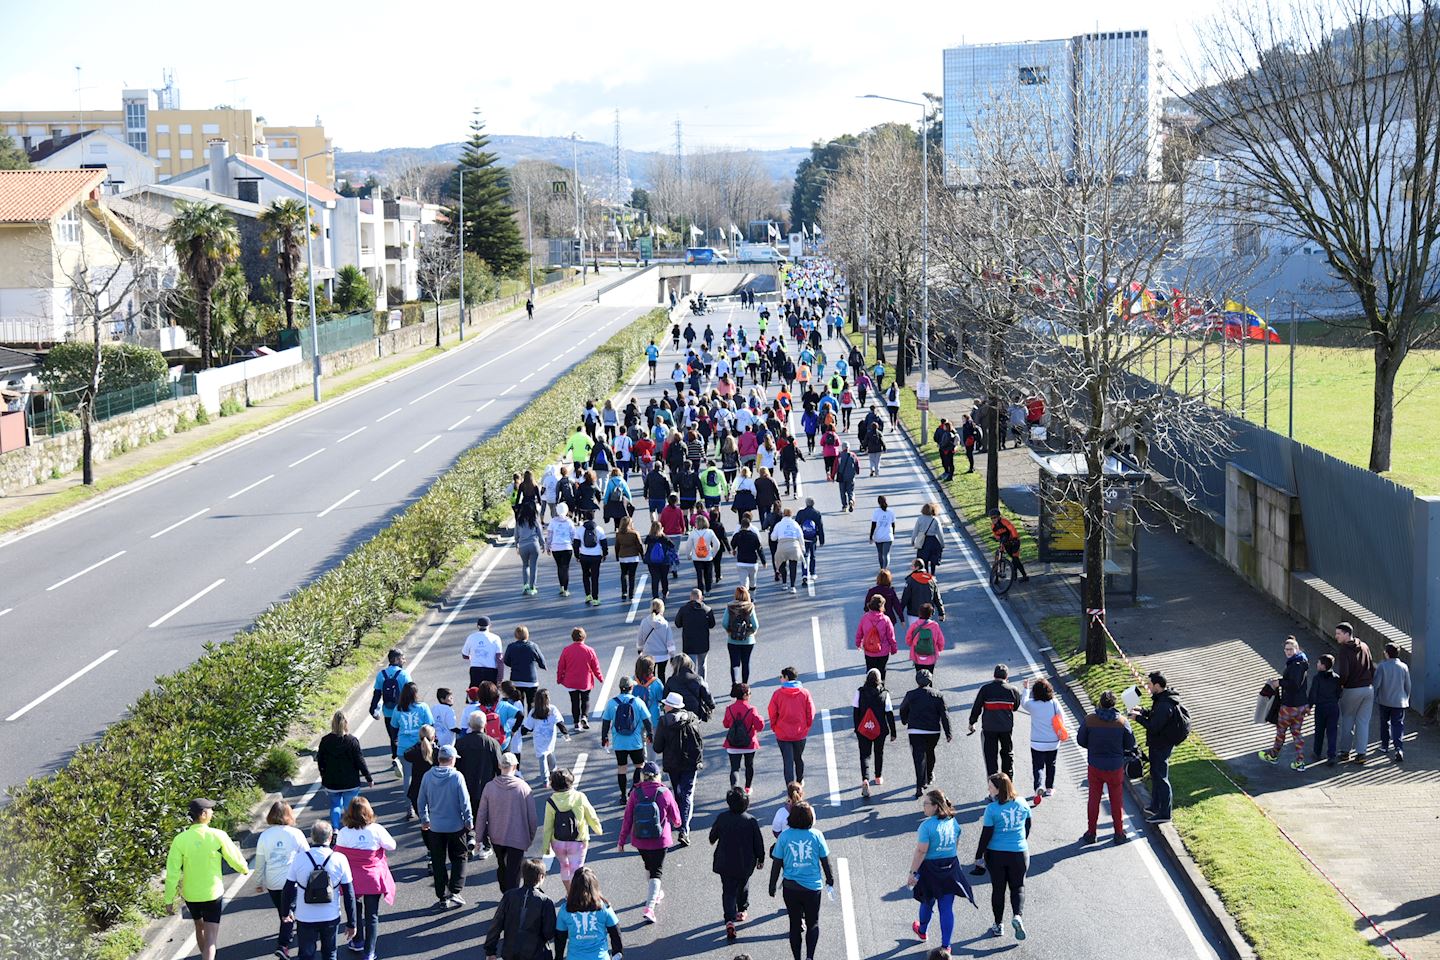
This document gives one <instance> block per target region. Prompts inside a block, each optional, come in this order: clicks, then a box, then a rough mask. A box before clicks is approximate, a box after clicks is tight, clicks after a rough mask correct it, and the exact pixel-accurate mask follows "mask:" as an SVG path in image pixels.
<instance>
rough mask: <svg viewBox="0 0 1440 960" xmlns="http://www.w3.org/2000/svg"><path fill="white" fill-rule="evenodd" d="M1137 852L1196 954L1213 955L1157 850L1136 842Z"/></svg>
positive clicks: (1202, 956) (1201, 955) (1202, 955)
mask: <svg viewBox="0 0 1440 960" xmlns="http://www.w3.org/2000/svg"><path fill="white" fill-rule="evenodd" d="M1122 796H1123V795H1122ZM1122 802H1123V800H1122ZM1157 829H1158V828H1157ZM1133 835H1134V834H1133V831H1132V836H1133ZM1142 836H1143V835H1142ZM1135 853H1136V855H1137V856H1139V857H1140V862H1141V863H1143V864H1145V872H1146V873H1148V874H1150V879H1151V881H1152V882H1153V883H1154V884H1155V886H1156V887H1157V888H1158V889H1159V891H1160V897H1161V899H1163V900H1164V901H1165V905H1166V906H1168V907H1169V908H1170V912H1171V913H1172V914H1174V915H1175V919H1176V920H1178V921H1180V929H1181V930H1183V931H1184V932H1185V939H1186V940H1189V941H1190V947H1191V948H1192V949H1193V950H1194V951H1195V956H1197V957H1201V958H1204V957H1210V956H1213V954H1212V953H1211V952H1210V949H1209V947H1208V946H1207V945H1206V943H1205V938H1204V937H1203V936H1201V935H1200V928H1199V927H1198V926H1197V925H1196V924H1195V918H1194V917H1192V916H1191V915H1190V911H1189V910H1187V909H1186V908H1185V905H1184V904H1183V903H1181V902H1180V894H1179V892H1178V891H1177V890H1176V889H1175V884H1173V883H1171V882H1170V878H1169V877H1167V876H1165V874H1164V872H1163V871H1162V870H1161V869H1160V862H1159V861H1158V860H1156V859H1155V851H1153V850H1151V849H1150V844H1149V842H1148V841H1147V842H1144V843H1137V844H1135Z"/></svg>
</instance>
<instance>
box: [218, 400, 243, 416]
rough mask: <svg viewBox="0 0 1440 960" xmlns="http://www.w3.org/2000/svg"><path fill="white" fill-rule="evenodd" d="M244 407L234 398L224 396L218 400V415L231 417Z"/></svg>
mask: <svg viewBox="0 0 1440 960" xmlns="http://www.w3.org/2000/svg"><path fill="white" fill-rule="evenodd" d="M244 409H245V404H243V403H241V402H240V401H239V400H236V399H235V398H234V397H226V398H225V399H224V400H221V401H220V416H222V417H233V416H235V414H237V413H240V412H242V411H244Z"/></svg>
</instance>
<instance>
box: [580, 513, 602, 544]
mask: <svg viewBox="0 0 1440 960" xmlns="http://www.w3.org/2000/svg"><path fill="white" fill-rule="evenodd" d="M581 542H582V543H584V544H585V546H586V548H587V549H592V550H593V549H594V548H595V546H596V545H597V544H599V542H600V538H599V537H597V536H596V535H595V521H594V520H586V521H585V535H584V537H583V539H582V541H581Z"/></svg>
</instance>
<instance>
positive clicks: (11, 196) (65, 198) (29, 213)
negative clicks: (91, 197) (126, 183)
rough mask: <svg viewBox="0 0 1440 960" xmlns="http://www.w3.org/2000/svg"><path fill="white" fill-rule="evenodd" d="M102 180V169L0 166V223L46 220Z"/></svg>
mask: <svg viewBox="0 0 1440 960" xmlns="http://www.w3.org/2000/svg"><path fill="white" fill-rule="evenodd" d="M104 180H105V171H104V170H0V223H36V222H38V221H41V220H49V219H51V218H52V217H54V216H55V215H56V214H57V213H59V212H60V211H62V210H64V209H65V208H66V207H69V206H71V205H73V204H74V203H76V202H77V201H79V200H80V199H82V198H83V197H84V196H85V195H86V194H88V193H89V192H90V191H91V190H94V189H95V188H96V187H98V186H99V185H100V184H101V183H102V182H103V181H104Z"/></svg>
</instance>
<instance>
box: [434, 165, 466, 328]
mask: <svg viewBox="0 0 1440 960" xmlns="http://www.w3.org/2000/svg"><path fill="white" fill-rule="evenodd" d="M456 238H457V240H458V242H459V244H460V342H461V343H464V342H465V167H464V165H463V164H462V165H461V167H460V229H459V230H458V231H457V232H456ZM435 346H437V347H438V346H440V324H439V323H438V322H437V323H436V324H435Z"/></svg>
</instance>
